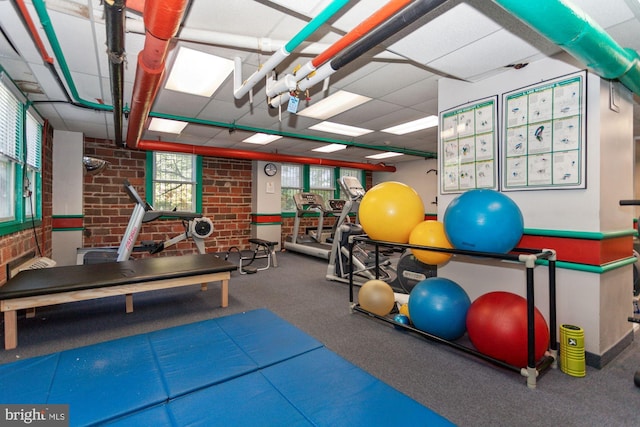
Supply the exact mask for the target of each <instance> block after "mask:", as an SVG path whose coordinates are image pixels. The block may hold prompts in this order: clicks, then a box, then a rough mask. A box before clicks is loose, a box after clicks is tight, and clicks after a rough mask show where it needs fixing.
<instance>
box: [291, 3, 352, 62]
mask: <svg viewBox="0 0 640 427" xmlns="http://www.w3.org/2000/svg"><path fill="white" fill-rule="evenodd" d="M347 3H349V0H335V1H334V2H333V3H331V4H330V5H329V6H327V7H326V8H324V10H323V11H322V12H320V13H319V14H318V16H316V17H315V18H313V19H312V20H311V21H309V23H308V24H307V25H305V27H304V28H303V29H302V30H301V31H300V32H299V33H298V34H296V35H295V36H294V37H293V38H292V39H291V40H290V41H289V42H288V43H287V44H285V45H284V49H285V50H286V51H287V52H293V50H294V49H295V48H296V47H298V46H299V45H300V44H301V43H302V42H303V41H305V40H306V39H307V38H308V37H309V36H310V35H311V34H313V33H314V32H315V31H316V30H317V29H318V28H319V27H320V26H321V25H322V24H324V23H325V22H326V21H327V19H329V18H331V17H332V16H333V15H335V14H336V12H338V11H339V10H340V9H342V7H343V6H344V5H346V4H347Z"/></svg>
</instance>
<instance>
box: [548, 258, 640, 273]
mask: <svg viewBox="0 0 640 427" xmlns="http://www.w3.org/2000/svg"><path fill="white" fill-rule="evenodd" d="M636 261H638V258H636V257H630V258H625V259H622V260H618V261H614V262H610V263H608V264H604V265H588V264H577V263H574V262H566V261H556V267H557V268H562V269H565V270H576V271H584V272H587V273H596V274H604V273H607V272H609V271H612V270H616V269H618V268H621V267H624V266H625V265H629V264H635V262H636ZM536 264H538V265H546V266H548V265H549V261H547V260H546V259H544V260H543V259H541V260H538V261H536Z"/></svg>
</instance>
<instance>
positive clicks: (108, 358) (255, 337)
mask: <svg viewBox="0 0 640 427" xmlns="http://www.w3.org/2000/svg"><path fill="white" fill-rule="evenodd" d="M0 384H2V386H3V387H0V403H16V404H56V403H57V404H69V405H70V406H69V420H70V425H72V426H90V425H98V424H99V425H112V426H135V427H139V426H141V425H154V426H179V427H181V426H184V425H201V426H217V425H220V426H229V425H233V426H256V425H260V426H283V425H286V426H354V425H366V426H376V425H384V426H388V425H394V424H397V423H398V421H400V420H404V421H405V422H406V421H410V422H411V424H412V425H416V423H418V424H422V425H429V426H450V425H452V424H451V423H450V422H449V421H448V420H446V419H445V418H443V417H441V416H440V415H438V414H436V413H435V412H433V411H431V410H430V409H428V408H426V407H424V406H422V405H421V404H419V403H418V402H416V401H415V400H413V399H411V398H409V397H408V396H406V395H404V394H402V393H400V392H399V391H397V390H395V389H393V388H392V387H390V386H388V385H387V384H385V383H383V382H382V381H380V380H378V379H376V378H375V377H373V376H371V375H370V374H368V373H367V372H365V371H363V370H361V369H360V368H358V367H357V366H355V365H353V364H351V363H350V362H348V361H346V360H344V359H343V358H341V357H340V356H338V355H337V354H335V353H333V352H332V351H330V350H328V349H327V348H325V347H324V346H323V345H322V343H320V342H319V341H318V340H316V339H315V338H313V337H311V336H309V335H308V334H306V333H304V332H303V331H301V330H300V329H298V328H296V327H295V326H293V325H291V324H290V323H288V322H286V321H285V320H283V319H281V318H280V317H278V316H277V315H275V314H274V313H272V312H271V311H268V310H266V309H260V310H253V311H250V312H246V313H240V314H234V315H231V316H227V317H223V318H219V319H211V320H205V321H202V322H197V323H193V324H188V325H183V326H177V327H173V328H169V329H164V330H160V331H155V332H150V333H146V334H141V335H136V336H132V337H125V338H120V339H117V340H113V341H108V342H104V343H98V344H94V345H90V346H86V347H80V348H76V349H71V350H65V351H62V352H59V353H54V354H50V355H45V356H39V357H34V358H31V359H25V360H21V361H17V362H13V363H9V364H5V365H0Z"/></svg>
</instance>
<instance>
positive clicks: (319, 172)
mask: <svg viewBox="0 0 640 427" xmlns="http://www.w3.org/2000/svg"><path fill="white" fill-rule="evenodd" d="M334 182H335V179H334V178H333V168H330V167H326V166H310V167H309V191H310V192H312V193H316V194H319V195H321V196H322V198H323V199H324V202H325V204H326V203H327V201H328V200H329V199H333V198H334V193H335V191H334V188H335V187H334ZM326 207H327V206H325V208H326Z"/></svg>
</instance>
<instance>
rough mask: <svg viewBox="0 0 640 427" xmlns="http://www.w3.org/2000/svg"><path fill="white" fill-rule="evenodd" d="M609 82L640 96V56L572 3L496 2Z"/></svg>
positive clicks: (553, 0) (546, 0) (550, 0)
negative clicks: (616, 80) (613, 81)
mask: <svg viewBox="0 0 640 427" xmlns="http://www.w3.org/2000/svg"><path fill="white" fill-rule="evenodd" d="M493 1H494V2H495V3H497V4H498V5H500V6H501V7H502V8H504V9H505V10H506V11H507V12H509V13H511V14H512V15H513V16H515V17H516V18H518V19H520V20H521V21H523V22H524V23H525V24H527V25H529V26H530V27H531V28H533V29H534V30H536V31H538V32H539V33H540V34H542V35H543V36H545V37H546V38H548V39H549V40H550V41H552V42H553V43H555V44H557V45H558V46H560V47H561V48H563V49H564V50H565V51H567V52H568V53H569V54H571V55H572V56H574V57H575V58H576V59H578V60H579V61H580V62H582V63H583V64H585V65H586V66H587V67H589V68H591V69H592V70H593V71H595V72H596V73H597V74H598V75H600V76H601V77H604V78H605V79H610V80H614V79H618V80H619V81H620V83H622V84H623V85H624V86H626V87H627V88H628V89H629V90H631V91H632V92H633V93H635V94H636V95H640V56H639V55H638V53H637V52H635V51H633V50H631V49H625V48H622V47H621V46H620V45H619V44H618V43H617V42H616V41H615V40H613V38H612V37H611V36H610V35H609V34H608V33H607V32H606V31H605V30H604V29H603V28H602V27H600V26H599V25H598V24H597V23H595V22H594V21H593V20H592V19H591V18H590V17H589V16H588V15H587V14H586V13H585V12H584V11H582V10H581V9H580V8H578V7H577V6H575V5H574V4H572V3H571V2H570V1H568V0H538V1H522V0H493Z"/></svg>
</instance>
